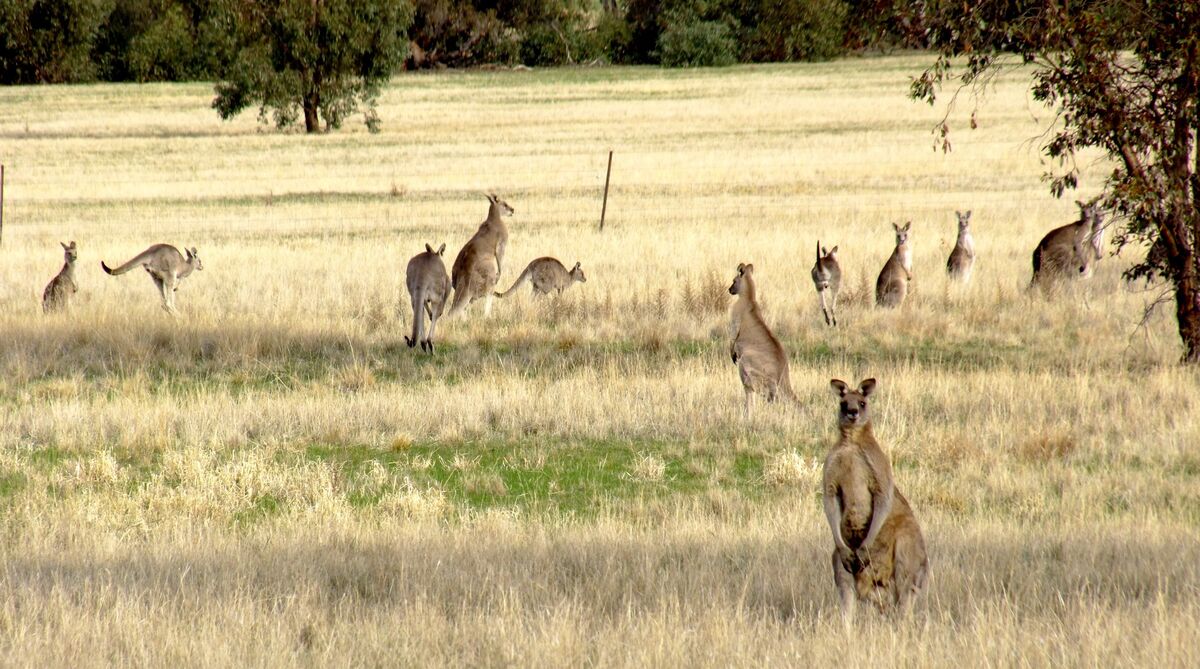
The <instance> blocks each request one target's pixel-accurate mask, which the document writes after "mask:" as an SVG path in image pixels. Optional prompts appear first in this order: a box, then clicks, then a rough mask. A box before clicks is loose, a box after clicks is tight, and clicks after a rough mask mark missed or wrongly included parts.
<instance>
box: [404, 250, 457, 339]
mask: <svg viewBox="0 0 1200 669" xmlns="http://www.w3.org/2000/svg"><path fill="white" fill-rule="evenodd" d="M445 252H446V245H445V244H442V245H441V247H439V248H438V250H437V251H434V250H433V247H432V246H430V245H429V244H426V245H425V252H424V253H418V254H417V255H415V256H413V257H412V260H409V261H408V272H407V274H406V279H405V283H406V284H407V285H408V295H409V297H410V298H412V310H413V333H412V337H405V338H404V341H405V343H407V344H408V347H409V348H412V347H413V346H416V345H417V344H418V343H420V344H421V350H422V351H428V352H429V353H433V335H434V332H435V331H436V330H437V322H438V318H439V317H441V315H442V309H443V308H445V306H446V300H448V299H450V275H449V274H447V273H446V263H444V262H442V254H443V253H445ZM426 314H428V315H429V332H428V333H427V332H426V331H425V316H426Z"/></svg>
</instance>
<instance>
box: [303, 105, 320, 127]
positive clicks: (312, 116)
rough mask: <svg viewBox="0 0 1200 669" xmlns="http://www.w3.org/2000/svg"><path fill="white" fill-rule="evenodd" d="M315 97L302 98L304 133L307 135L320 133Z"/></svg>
mask: <svg viewBox="0 0 1200 669" xmlns="http://www.w3.org/2000/svg"><path fill="white" fill-rule="evenodd" d="M315 97H316V96H309V97H306V98H304V131H305V132H308V133H314V132H320V131H321V121H320V119H319V118H317V103H316V101H315Z"/></svg>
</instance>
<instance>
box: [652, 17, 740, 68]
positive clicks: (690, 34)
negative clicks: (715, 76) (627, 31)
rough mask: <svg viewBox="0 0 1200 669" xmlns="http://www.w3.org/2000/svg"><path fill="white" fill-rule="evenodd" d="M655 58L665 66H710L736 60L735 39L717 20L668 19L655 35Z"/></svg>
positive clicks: (730, 31)
mask: <svg viewBox="0 0 1200 669" xmlns="http://www.w3.org/2000/svg"><path fill="white" fill-rule="evenodd" d="M658 57H659V61H660V62H661V63H662V64H663V65H666V66H668V67H712V66H722V65H733V64H734V63H736V62H737V40H735V39H734V36H733V31H732V30H730V29H729V26H728V25H727V24H725V23H724V22H721V21H704V20H699V19H691V20H683V21H678V22H671V25H670V27H668V28H667V29H666V30H665V31H663V33H662V35H661V36H660V37H659V38H658Z"/></svg>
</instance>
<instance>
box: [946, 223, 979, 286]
mask: <svg viewBox="0 0 1200 669" xmlns="http://www.w3.org/2000/svg"><path fill="white" fill-rule="evenodd" d="M954 215H955V216H957V217H958V241H957V242H955V243H954V250H953V251H951V252H950V257H949V258H947V259H946V273H947V274H949V275H950V278H951V279H954V280H956V281H959V282H962V283H967V282H968V281H970V280H971V270H972V269H974V267H975V240H974V239H972V238H971V211H970V210H969V209H968V210H967V213H965V214H964V213H962V212H961V211H956V212H954Z"/></svg>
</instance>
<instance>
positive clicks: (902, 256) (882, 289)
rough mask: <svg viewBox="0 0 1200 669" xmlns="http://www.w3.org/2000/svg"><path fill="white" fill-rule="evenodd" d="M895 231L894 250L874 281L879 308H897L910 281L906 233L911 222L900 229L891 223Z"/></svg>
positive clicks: (909, 259) (909, 260) (909, 252)
mask: <svg viewBox="0 0 1200 669" xmlns="http://www.w3.org/2000/svg"><path fill="white" fill-rule="evenodd" d="M892 227H893V228H895V229H896V248H895V249H894V250H893V251H892V255H891V256H890V257H889V258H888V260H887V262H886V263H884V265H883V270H882V271H880V272H879V279H878V280H876V281H875V305H876V306H880V307H898V306H900V303H901V302H903V301H904V297H905V296H906V295H908V283H909V282H910V281H912V249H911V248H909V246H908V231H909V230H910V229H911V228H912V221H909V222H907V223H905V224H904V227H900V225H899V224H896V223H892Z"/></svg>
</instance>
